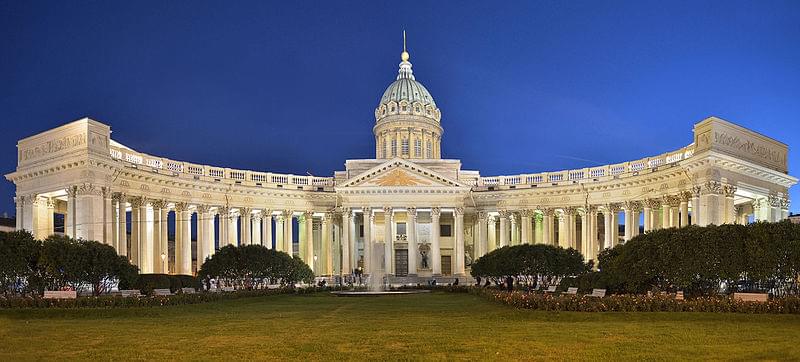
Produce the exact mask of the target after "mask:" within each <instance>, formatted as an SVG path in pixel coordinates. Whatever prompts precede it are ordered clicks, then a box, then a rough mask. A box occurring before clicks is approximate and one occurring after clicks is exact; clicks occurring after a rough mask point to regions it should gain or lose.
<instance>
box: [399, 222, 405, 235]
mask: <svg viewBox="0 0 800 362" xmlns="http://www.w3.org/2000/svg"><path fill="white" fill-rule="evenodd" d="M405 234H406V223H404V222H399V223H397V235H405Z"/></svg>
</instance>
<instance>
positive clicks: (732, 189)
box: [722, 185, 737, 198]
mask: <svg viewBox="0 0 800 362" xmlns="http://www.w3.org/2000/svg"><path fill="white" fill-rule="evenodd" d="M736 189H737V188H736V186H733V185H724V186H722V193H723V194H725V197H731V198H732V197H733V196H734V195H735V194H736Z"/></svg>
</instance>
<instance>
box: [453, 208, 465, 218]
mask: <svg viewBox="0 0 800 362" xmlns="http://www.w3.org/2000/svg"><path fill="white" fill-rule="evenodd" d="M453 215H455V216H464V208H463V207H456V208H455V209H453Z"/></svg>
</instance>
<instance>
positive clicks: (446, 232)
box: [439, 224, 453, 237]
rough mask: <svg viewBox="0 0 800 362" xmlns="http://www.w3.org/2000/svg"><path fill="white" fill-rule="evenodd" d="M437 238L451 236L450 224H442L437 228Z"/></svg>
mask: <svg viewBox="0 0 800 362" xmlns="http://www.w3.org/2000/svg"><path fill="white" fill-rule="evenodd" d="M439 236H444V237H450V236H453V229H452V227H451V225H450V224H442V225H440V226H439Z"/></svg>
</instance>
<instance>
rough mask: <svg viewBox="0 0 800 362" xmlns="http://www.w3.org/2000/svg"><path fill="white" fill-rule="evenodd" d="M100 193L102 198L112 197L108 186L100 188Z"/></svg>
mask: <svg viewBox="0 0 800 362" xmlns="http://www.w3.org/2000/svg"><path fill="white" fill-rule="evenodd" d="M100 193H101V194H102V195H103V198H106V199H107V198H110V197H111V196H112V193H111V188H110V187H108V186H103V187H100Z"/></svg>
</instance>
